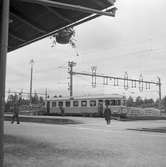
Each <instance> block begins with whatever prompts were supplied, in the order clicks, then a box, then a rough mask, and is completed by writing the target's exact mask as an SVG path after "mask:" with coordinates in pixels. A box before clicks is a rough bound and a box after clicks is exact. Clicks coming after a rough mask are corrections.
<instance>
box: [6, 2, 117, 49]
mask: <svg viewBox="0 0 166 167" xmlns="http://www.w3.org/2000/svg"><path fill="white" fill-rule="evenodd" d="M46 1H49V2H58V3H67V4H69V5H79V6H83V7H87V8H93V9H97V10H100V11H101V10H104V9H106V8H109V7H111V6H112V5H114V2H115V0H11V2H10V20H9V44H8V51H13V50H15V49H17V48H20V47H22V46H25V45H27V44H30V43H32V42H34V41H37V40H39V39H42V38H44V37H47V36H50V35H52V34H54V33H55V32H57V31H58V30H60V29H62V28H64V27H66V26H73V25H78V24H81V23H83V22H85V21H88V20H89V19H85V18H87V17H88V16H91V14H92V13H88V12H85V11H84V12H83V11H81V10H74V9H69V8H63V7H57V6H56V7H55V6H54V7H53V6H50V5H45V4H44V3H43V2H46ZM39 2H42V3H39ZM97 16H99V15H95V17H97ZM95 17H91V18H90V19H93V18H95ZM82 19H85V20H82Z"/></svg>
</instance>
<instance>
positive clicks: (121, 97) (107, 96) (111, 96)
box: [48, 94, 126, 101]
mask: <svg viewBox="0 0 166 167" xmlns="http://www.w3.org/2000/svg"><path fill="white" fill-rule="evenodd" d="M125 98H126V97H125V96H123V95H120V94H105V95H93V96H92V95H91V96H74V97H73V98H72V100H89V99H125ZM69 99H71V98H70V97H53V98H50V99H48V100H50V101H54V100H69Z"/></svg>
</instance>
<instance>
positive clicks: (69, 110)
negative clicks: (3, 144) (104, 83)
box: [46, 94, 127, 117]
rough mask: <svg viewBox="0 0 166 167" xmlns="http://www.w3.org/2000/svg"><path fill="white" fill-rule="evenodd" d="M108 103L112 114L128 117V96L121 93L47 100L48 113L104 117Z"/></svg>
mask: <svg viewBox="0 0 166 167" xmlns="http://www.w3.org/2000/svg"><path fill="white" fill-rule="evenodd" d="M106 103H109V107H110V109H111V111H112V116H115V117H126V115H127V107H126V105H125V104H126V97H125V96H123V95H119V94H111V95H102V96H82V97H72V98H71V97H60V98H57V97H53V98H49V99H47V101H46V108H47V114H48V115H62V116H64V115H66V116H96V117H103V113H104V109H105V107H106Z"/></svg>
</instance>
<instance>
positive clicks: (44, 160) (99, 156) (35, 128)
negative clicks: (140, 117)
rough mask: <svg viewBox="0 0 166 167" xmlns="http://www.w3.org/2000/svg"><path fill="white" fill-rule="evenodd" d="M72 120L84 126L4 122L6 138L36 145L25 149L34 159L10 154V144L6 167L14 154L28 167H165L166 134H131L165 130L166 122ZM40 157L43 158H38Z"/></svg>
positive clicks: (28, 156)
mask: <svg viewBox="0 0 166 167" xmlns="http://www.w3.org/2000/svg"><path fill="white" fill-rule="evenodd" d="M73 119H76V120H77V121H78V120H79V121H81V122H84V124H74V125H51V124H41V123H40V124H37V123H21V124H19V125H17V124H14V125H11V124H10V122H5V134H6V135H7V136H8V138H13V139H16V138H17V139H18V138H19V139H20V141H19V142H20V143H21V142H22V141H24V142H23V143H24V145H26V143H28V142H29V141H31V143H33V144H29V145H28V147H27V148H26V149H27V150H29V151H30V150H32V152H31V151H30V153H29V154H31V156H30V155H29V154H25V155H24V156H23V155H20V154H17V151H18V150H17V149H15V150H12V151H9V150H10V148H11V147H10V145H11V142H9V143H8V145H7V146H6V147H5V149H6V150H7V151H6V158H5V159H6V160H5V161H6V164H7V165H6V166H12V165H11V163H10V162H9V160H10V156H11V154H13V155H15V156H21V158H22V159H23V162H22V163H24V166H27V167H30V166H34V167H38V166H40V167H45V166H48V167H55V166H58V167H59V166H60V167H66V166H68V167H121V166H123V167H165V166H166V133H159V132H147V131H135V130H128V129H142V128H146V129H151V128H153V129H154V128H164V127H166V121H165V120H156V121H129V122H127V121H125V122H120V121H116V120H113V121H112V122H111V125H109V126H107V125H106V124H105V121H104V120H103V119H102V118H73ZM22 139H24V140H22ZM15 141H16V140H15ZM17 141H18V140H17ZM16 144H18V143H16ZM35 146H37V148H35ZM40 147H41V148H43V150H41V149H40ZM24 149H25V148H24ZM18 152H19V151H18ZM9 153H10V154H9ZM37 153H38V154H39V153H40V154H41V155H40V156H36V155H37ZM42 155H43V156H42ZM13 166H14V164H13ZM15 166H18V164H15Z"/></svg>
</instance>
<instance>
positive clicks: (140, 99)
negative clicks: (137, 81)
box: [135, 96, 143, 106]
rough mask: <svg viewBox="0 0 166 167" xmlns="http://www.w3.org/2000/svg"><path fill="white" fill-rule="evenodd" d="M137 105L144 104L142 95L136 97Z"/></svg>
mask: <svg viewBox="0 0 166 167" xmlns="http://www.w3.org/2000/svg"><path fill="white" fill-rule="evenodd" d="M135 104H136V106H141V105H142V104H143V100H142V98H141V97H140V96H138V97H137V98H136V102H135Z"/></svg>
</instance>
